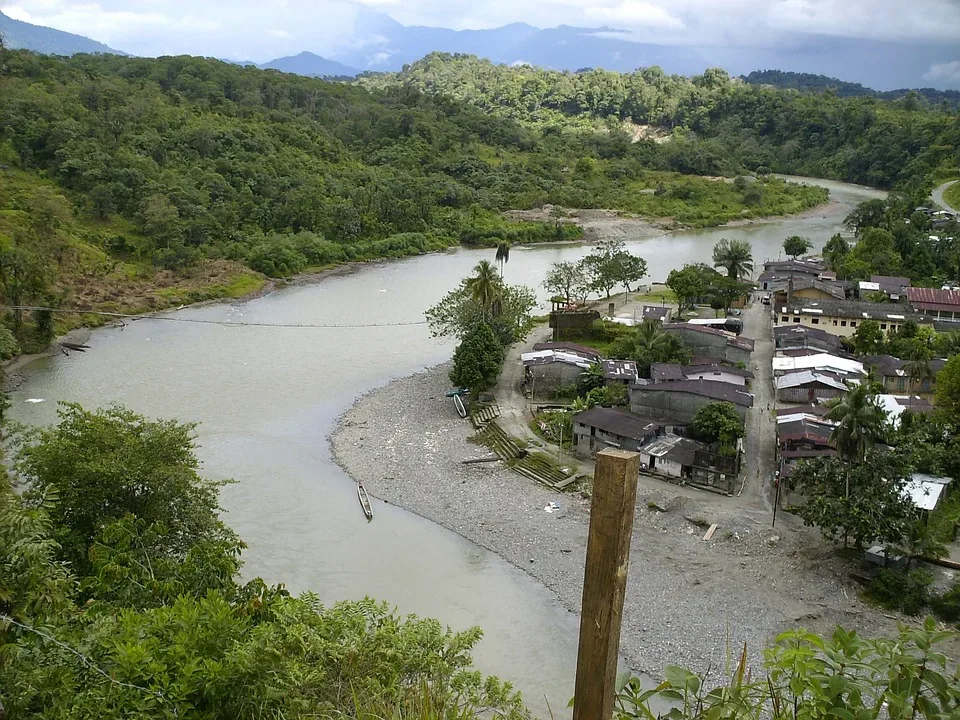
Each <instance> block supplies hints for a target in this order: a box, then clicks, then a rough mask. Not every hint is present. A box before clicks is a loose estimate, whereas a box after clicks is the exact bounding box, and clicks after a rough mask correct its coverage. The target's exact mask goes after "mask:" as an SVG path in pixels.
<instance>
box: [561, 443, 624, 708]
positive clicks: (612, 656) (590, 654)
mask: <svg viewBox="0 0 960 720" xmlns="http://www.w3.org/2000/svg"><path fill="white" fill-rule="evenodd" d="M639 474H640V454H639V453H635V452H629V451H627V450H617V449H614V448H608V449H606V450H601V451H600V452H598V453H597V469H596V472H595V473H594V478H593V500H592V502H591V504H590V532H589V536H588V539H587V564H586V567H585V568H584V571H583V603H582V605H581V608H580V648H579V650H578V652H577V681H576V690H575V695H574V704H573V720H609V718H611V717H612V716H613V703H614V695H615V693H616V682H617V658H618V655H619V649H620V621H621V619H622V615H623V598H624V595H625V593H626V587H627V564H628V563H629V560H630V536H631V534H632V532H633V514H634V508H635V507H636V502H637V477H638V476H639Z"/></svg>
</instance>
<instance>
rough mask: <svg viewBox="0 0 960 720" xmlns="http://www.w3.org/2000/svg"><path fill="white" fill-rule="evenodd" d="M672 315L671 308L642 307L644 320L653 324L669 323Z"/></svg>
mask: <svg viewBox="0 0 960 720" xmlns="http://www.w3.org/2000/svg"><path fill="white" fill-rule="evenodd" d="M672 315H673V308H671V307H657V306H656V305H644V306H643V319H644V320H651V321H653V322H658V323H660V324H664V323H668V322H670V317H671V316H672Z"/></svg>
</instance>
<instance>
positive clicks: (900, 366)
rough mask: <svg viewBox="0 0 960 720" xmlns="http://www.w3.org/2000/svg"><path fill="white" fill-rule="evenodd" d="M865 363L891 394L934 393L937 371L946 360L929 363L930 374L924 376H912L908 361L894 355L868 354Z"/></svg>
mask: <svg viewBox="0 0 960 720" xmlns="http://www.w3.org/2000/svg"><path fill="white" fill-rule="evenodd" d="M863 364H864V366H865V367H867V368H872V369H873V374H874V375H876V377H877V380H878V381H879V382H881V383H882V384H883V389H884V390H885V391H886V392H887V393H889V394H891V395H896V394H900V395H903V394H904V393H907V394H913V395H932V394H933V393H935V392H936V390H937V373H938V372H940V371H941V370H943V366H944V365H946V364H947V361H946V360H942V359H937V358H934V359H933V360H930V361H929V362H928V363H927V367H928V369H929V370H930V375H929V376H928V377H924V378H918V377H914V378H912V377H910V374H909V370H910V366H909V364H908V361H906V360H901V359H900V358H898V357H894V356H893V355H866V356H864V358H863Z"/></svg>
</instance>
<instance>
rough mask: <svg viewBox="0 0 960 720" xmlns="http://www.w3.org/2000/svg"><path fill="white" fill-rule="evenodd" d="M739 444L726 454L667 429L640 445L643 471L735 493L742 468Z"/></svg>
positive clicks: (668, 478)
mask: <svg viewBox="0 0 960 720" xmlns="http://www.w3.org/2000/svg"><path fill="white" fill-rule="evenodd" d="M740 454H741V451H740V448H739V447H738V448H737V450H736V452H735V453H732V454H724V453H721V452H719V451H718V449H717V448H716V447H711V446H709V445H705V444H704V443H700V442H697V441H696V440H691V439H690V438H686V437H680V436H678V435H674V434H672V433H667V434H665V435H661V436H659V437H657V438H654V439H653V440H651V441H650V442H649V443H647V444H646V445H645V446H643V447H642V448H640V463H641V466H640V467H641V471H642V472H648V473H653V474H656V475H660V476H661V477H663V478H665V479H667V480H670V481H679V482H681V483H683V484H690V485H695V486H697V487H700V488H703V489H705V490H711V491H713V492H721V493H724V494H726V495H732V494H733V491H734V488H735V486H736V480H737V475H738V474H739V472H740Z"/></svg>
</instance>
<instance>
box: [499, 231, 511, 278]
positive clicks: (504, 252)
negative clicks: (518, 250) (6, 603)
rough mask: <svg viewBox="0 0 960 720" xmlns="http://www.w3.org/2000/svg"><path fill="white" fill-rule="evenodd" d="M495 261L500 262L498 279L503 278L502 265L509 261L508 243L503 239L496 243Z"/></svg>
mask: <svg viewBox="0 0 960 720" xmlns="http://www.w3.org/2000/svg"><path fill="white" fill-rule="evenodd" d="M497 262H498V263H500V279H501V280H502V279H503V266H504V265H505V264H506V263H508V262H510V243H509V242H507V241H506V240H503V241H501V242H499V243H497Z"/></svg>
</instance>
